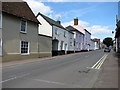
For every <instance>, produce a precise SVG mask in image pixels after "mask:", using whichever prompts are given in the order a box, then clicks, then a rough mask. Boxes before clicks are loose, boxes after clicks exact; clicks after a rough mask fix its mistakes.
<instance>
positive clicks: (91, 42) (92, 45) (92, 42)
mask: <svg viewBox="0 0 120 90" xmlns="http://www.w3.org/2000/svg"><path fill="white" fill-rule="evenodd" d="M90 50H95V41H94V40H91V41H90Z"/></svg>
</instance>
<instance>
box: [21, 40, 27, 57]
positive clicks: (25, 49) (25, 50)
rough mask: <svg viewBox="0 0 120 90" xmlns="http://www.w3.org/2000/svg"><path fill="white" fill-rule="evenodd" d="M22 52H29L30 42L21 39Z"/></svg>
mask: <svg viewBox="0 0 120 90" xmlns="http://www.w3.org/2000/svg"><path fill="white" fill-rule="evenodd" d="M21 54H23V55H24V54H29V42H28V41H21Z"/></svg>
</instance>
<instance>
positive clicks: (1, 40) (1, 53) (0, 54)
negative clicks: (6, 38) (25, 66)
mask: <svg viewBox="0 0 120 90" xmlns="http://www.w3.org/2000/svg"><path fill="white" fill-rule="evenodd" d="M0 39H1V54H0V56H2V38H0Z"/></svg>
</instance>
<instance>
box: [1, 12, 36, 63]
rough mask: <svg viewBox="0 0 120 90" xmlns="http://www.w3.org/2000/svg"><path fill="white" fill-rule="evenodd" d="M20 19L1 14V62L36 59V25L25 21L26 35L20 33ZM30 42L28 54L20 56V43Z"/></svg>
mask: <svg viewBox="0 0 120 90" xmlns="http://www.w3.org/2000/svg"><path fill="white" fill-rule="evenodd" d="M20 22H21V18H18V17H15V16H12V15H8V14H5V13H3V32H2V37H3V40H2V41H3V60H4V61H9V60H17V59H26V58H34V57H38V25H37V24H36V23H33V22H31V21H27V33H26V34H24V33H20ZM21 40H25V41H29V42H30V48H29V49H30V54H28V55H21V53H20V41H21Z"/></svg>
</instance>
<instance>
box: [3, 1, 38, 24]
mask: <svg viewBox="0 0 120 90" xmlns="http://www.w3.org/2000/svg"><path fill="white" fill-rule="evenodd" d="M2 12H5V13H7V14H11V15H14V16H17V17H20V18H23V19H26V20H30V21H32V22H35V23H39V21H38V20H37V18H36V17H35V15H34V13H33V12H32V10H31V9H30V7H29V6H28V4H27V3H26V2H2Z"/></svg>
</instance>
